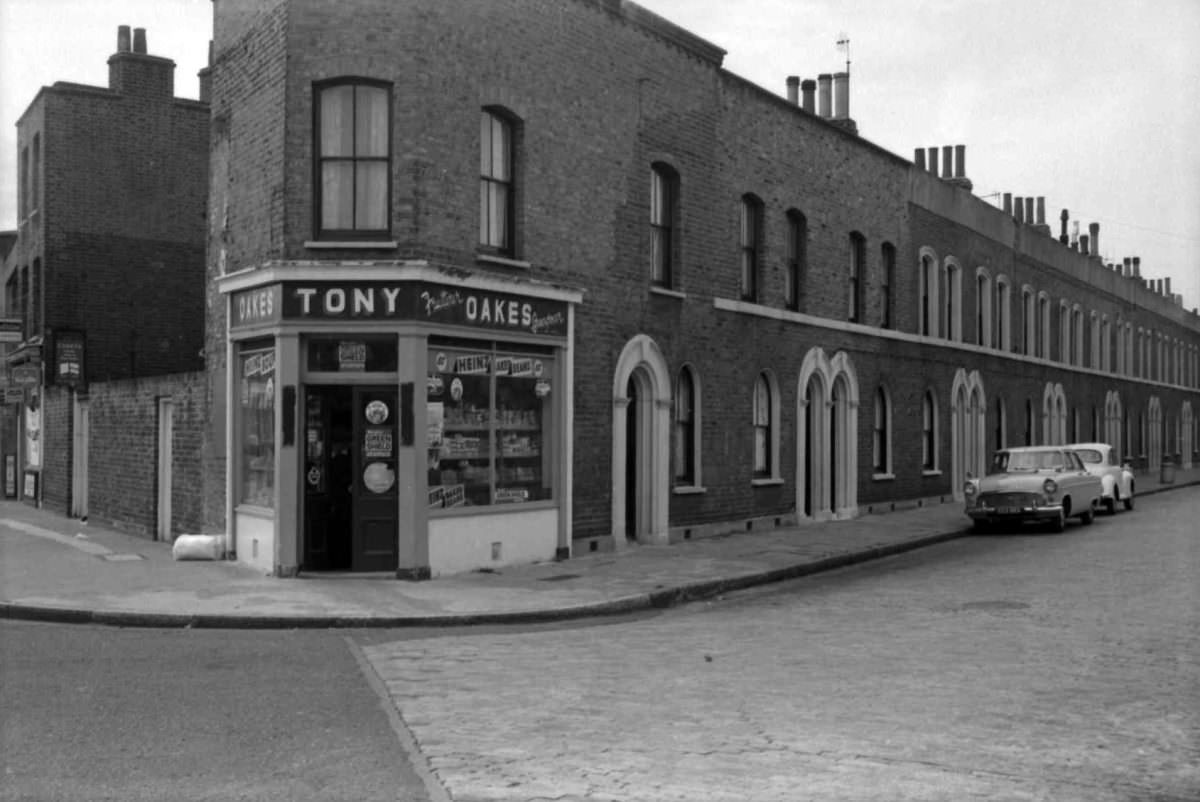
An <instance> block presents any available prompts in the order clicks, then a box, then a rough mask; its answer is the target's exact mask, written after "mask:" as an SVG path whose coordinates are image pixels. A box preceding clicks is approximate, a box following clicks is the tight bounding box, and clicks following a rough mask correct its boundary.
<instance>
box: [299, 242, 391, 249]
mask: <svg viewBox="0 0 1200 802" xmlns="http://www.w3.org/2000/svg"><path fill="white" fill-rule="evenodd" d="M304 247H305V248H309V249H311V250H314V251H333V250H339V251H382V250H395V248H396V241H395V240H347V241H340V240H309V241H308V242H305V243H304Z"/></svg>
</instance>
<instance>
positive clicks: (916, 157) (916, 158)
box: [913, 148, 925, 171]
mask: <svg viewBox="0 0 1200 802" xmlns="http://www.w3.org/2000/svg"><path fill="white" fill-rule="evenodd" d="M913 164H915V165H916V167H917V169H918V170H922V171H923V170H924V169H925V148H915V149H914V150H913Z"/></svg>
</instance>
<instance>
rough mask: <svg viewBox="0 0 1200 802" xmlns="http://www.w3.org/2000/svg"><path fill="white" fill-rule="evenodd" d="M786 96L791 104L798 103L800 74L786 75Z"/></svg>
mask: <svg viewBox="0 0 1200 802" xmlns="http://www.w3.org/2000/svg"><path fill="white" fill-rule="evenodd" d="M787 97H788V102H789V103H791V104H792V105H793V106H795V105H798V104H799V103H800V76H799V75H789V76H788V77H787Z"/></svg>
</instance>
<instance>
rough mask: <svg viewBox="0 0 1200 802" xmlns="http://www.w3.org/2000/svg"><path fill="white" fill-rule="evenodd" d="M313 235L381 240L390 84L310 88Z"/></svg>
mask: <svg viewBox="0 0 1200 802" xmlns="http://www.w3.org/2000/svg"><path fill="white" fill-rule="evenodd" d="M314 93H315V95H316V100H315V102H316V107H317V113H316V118H317V132H316V140H317V141H316V147H317V165H316V172H317V180H316V188H315V190H316V191H315V196H316V203H315V208H316V210H317V236H318V237H319V238H322V239H360V240H361V239H387V238H388V237H389V236H391V235H390V225H391V223H390V218H391V173H392V171H391V153H392V145H391V85H390V84H386V83H382V82H376V81H364V80H354V81H345V80H343V81H336V82H331V83H328V84H324V85H319V86H317V87H316V88H315V90H314Z"/></svg>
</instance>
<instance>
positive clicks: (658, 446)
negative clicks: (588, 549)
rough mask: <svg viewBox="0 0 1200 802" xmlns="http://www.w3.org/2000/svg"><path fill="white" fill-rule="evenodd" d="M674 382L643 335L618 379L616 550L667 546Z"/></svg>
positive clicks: (623, 359)
mask: <svg viewBox="0 0 1200 802" xmlns="http://www.w3.org/2000/svg"><path fill="white" fill-rule="evenodd" d="M670 423H671V380H670V373H669V371H668V370H667V364H666V360H665V359H663V356H662V352H661V351H660V350H659V348H658V346H657V345H656V344H655V343H654V340H652V339H651V338H649V337H647V336H646V335H644V334H639V335H637V336H636V337H634V338H633V339H631V340H630V341H629V342H628V343H626V345H625V347H624V349H622V351H621V355H620V356H619V357H618V358H617V367H616V371H615V372H614V375H613V439H612V448H613V451H612V537H613V545H614V546H615V547H616V548H618V549H621V548H624V547H625V546H626V545H627V544H628V543H630V542H637V543H664V544H665V543H667V542H668V525H667V520H668V515H667V513H668V498H669V489H670V484H669V480H670V477H669V472H670V464H669V462H668V459H669V454H670V433H671V429H670Z"/></svg>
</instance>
